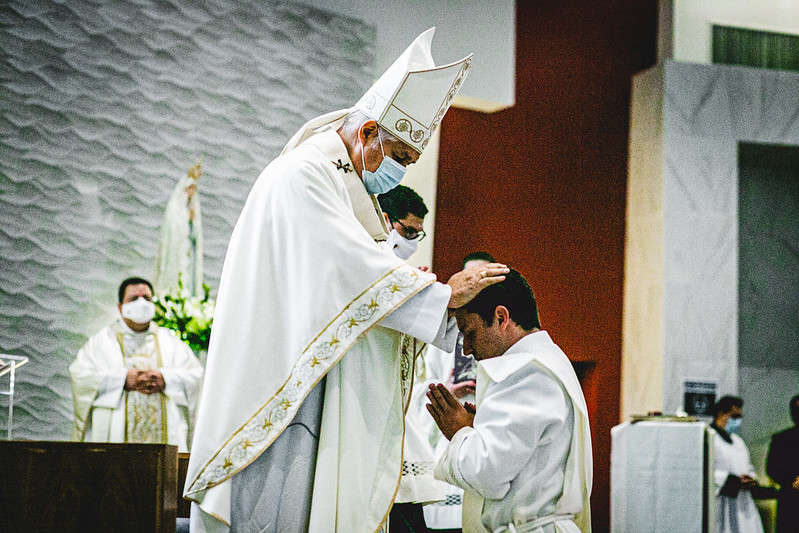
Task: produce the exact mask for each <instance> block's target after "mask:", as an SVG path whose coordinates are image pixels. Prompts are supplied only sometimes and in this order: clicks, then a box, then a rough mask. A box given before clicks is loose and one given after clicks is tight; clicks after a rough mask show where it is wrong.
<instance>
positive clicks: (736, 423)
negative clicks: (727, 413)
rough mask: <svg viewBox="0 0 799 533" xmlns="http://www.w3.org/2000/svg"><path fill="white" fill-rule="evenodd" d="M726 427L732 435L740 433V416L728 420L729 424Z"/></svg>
mask: <svg viewBox="0 0 799 533" xmlns="http://www.w3.org/2000/svg"><path fill="white" fill-rule="evenodd" d="M724 429H725V431H727V433H729V434H730V435H733V434H735V433H738V430H739V429H741V419H740V418H730V419H729V420H727V426H726V427H725V428H724Z"/></svg>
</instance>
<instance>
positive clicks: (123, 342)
mask: <svg viewBox="0 0 799 533" xmlns="http://www.w3.org/2000/svg"><path fill="white" fill-rule="evenodd" d="M118 296H119V303H118V304H117V308H118V309H119V313H120V317H119V318H118V319H117V320H116V321H115V322H114V323H113V324H111V325H110V326H106V327H105V328H103V329H102V330H100V331H99V332H98V333H96V334H95V335H93V336H92V337H90V338H89V340H88V341H86V344H84V345H83V347H82V348H81V349H80V351H78V357H77V358H76V359H75V361H74V362H73V363H72V364H71V365H70V367H69V373H70V375H71V377H72V397H73V401H74V407H75V427H74V430H73V435H72V438H73V440H78V441H87V442H138V443H166V444H174V445H176V446H177V447H178V450H179V451H182V452H185V451H188V445H189V442H188V437H189V435H190V429H191V428H190V425H191V421H192V420H193V412H194V409H195V408H196V405H195V404H196V400H197V392H198V390H199V385H200V383H201V381H202V379H203V367H202V365H201V364H200V363H199V361H197V357H196V356H195V355H194V353H193V352H192V351H191V349H190V348H189V347H188V346H187V345H186V344H185V343H184V342H183V341H181V340H180V339H179V338H178V337H177V336H176V335H175V334H174V333H173V332H172V331H170V330H168V329H165V328H161V327H159V326H158V325H156V324H155V323H153V322H152V319H153V317H154V316H155V305H154V304H153V287H152V285H151V284H150V282H149V281H147V280H145V279H141V278H128V279H126V280H125V281H123V282H122V284H121V285H120V286H119V295H118Z"/></svg>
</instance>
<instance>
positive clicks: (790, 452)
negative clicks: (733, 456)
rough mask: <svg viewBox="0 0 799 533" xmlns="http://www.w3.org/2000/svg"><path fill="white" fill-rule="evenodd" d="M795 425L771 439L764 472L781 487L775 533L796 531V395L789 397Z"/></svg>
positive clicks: (798, 509) (798, 524) (798, 519)
mask: <svg viewBox="0 0 799 533" xmlns="http://www.w3.org/2000/svg"><path fill="white" fill-rule="evenodd" d="M790 409H791V420H793V424H794V426H793V427H792V428H790V429H786V430H785V431H781V432H779V433H777V434H776V435H774V436H773V437H772V438H771V446H769V451H768V458H767V459H766V472H768V475H769V476H771V479H773V480H774V481H776V482H777V483H779V484H780V492H779V494H778V496H777V533H796V531H799V395H797V396H794V397H793V398H791V402H790Z"/></svg>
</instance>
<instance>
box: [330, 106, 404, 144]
mask: <svg viewBox="0 0 799 533" xmlns="http://www.w3.org/2000/svg"><path fill="white" fill-rule="evenodd" d="M367 120H374V119H373V118H371V117H369V116H367V115H366V113H364V112H363V111H358V110H356V111H353V112H352V113H350V114H349V115H347V116H346V117H345V118H344V122H343V123H342V124H341V126H340V127H339V130H341V132H342V133H344V134H346V135H349V134H352V135H355V134H356V132H357V131H358V130H359V129H360V127H361V126H363V123H364V122H366V121H367ZM375 122H377V121H376V120H375ZM377 127H378V129H379V130H380V138H381V139H383V140H384V141H393V142H404V141H403V140H402V139H400V138H398V137H397V136H396V135H394V134H392V133H391V132H389V131H388V130H387V129H386V128H384V127H383V126H381V125H380V124H378V125H377ZM406 144H407V143H406Z"/></svg>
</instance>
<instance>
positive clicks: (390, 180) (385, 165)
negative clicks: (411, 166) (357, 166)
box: [361, 128, 405, 194]
mask: <svg viewBox="0 0 799 533" xmlns="http://www.w3.org/2000/svg"><path fill="white" fill-rule="evenodd" d="M377 138H378V140H379V141H380V151H381V152H383V161H381V162H380V166H379V167H377V170H375V171H374V172H371V171H369V170H366V160H365V159H364V157H363V152H364V148H363V147H362V148H361V165H363V172H362V173H363V185H364V187H366V192H368V193H369V194H383V193H384V192H388V191H390V190H391V189H393V188H394V187H396V186H397V185H399V183H400V181H402V177H403V176H404V175H405V167H403V166H402V165H400V164H399V163H397V162H396V161H394V160H393V159H391V158H390V157H388V156H387V155H386V152H385V151H384V150H383V139H382V138H381V137H380V128H378V129H377Z"/></svg>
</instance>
